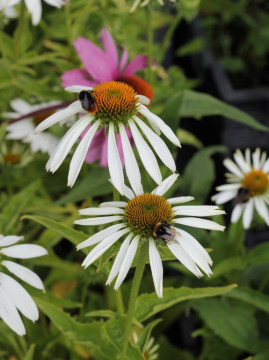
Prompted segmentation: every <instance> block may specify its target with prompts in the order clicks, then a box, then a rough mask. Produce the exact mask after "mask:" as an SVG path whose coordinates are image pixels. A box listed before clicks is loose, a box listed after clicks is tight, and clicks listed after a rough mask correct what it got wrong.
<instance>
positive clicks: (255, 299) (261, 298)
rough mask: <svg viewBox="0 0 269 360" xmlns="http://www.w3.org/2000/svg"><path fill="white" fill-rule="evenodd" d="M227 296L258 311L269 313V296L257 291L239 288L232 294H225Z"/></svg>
mask: <svg viewBox="0 0 269 360" xmlns="http://www.w3.org/2000/svg"><path fill="white" fill-rule="evenodd" d="M225 296H226V297H230V298H233V299H238V300H241V301H244V302H246V303H247V304H250V305H253V306H255V307H256V308H257V309H260V310H263V311H265V312H267V313H269V296H267V295H264V294H262V293H261V292H259V291H257V290H252V289H249V288H246V287H241V286H239V287H238V288H236V289H234V290H232V291H231V292H230V293H228V294H225Z"/></svg>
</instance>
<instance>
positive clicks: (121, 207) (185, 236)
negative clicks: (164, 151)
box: [75, 174, 224, 297]
mask: <svg viewBox="0 0 269 360" xmlns="http://www.w3.org/2000/svg"><path fill="white" fill-rule="evenodd" d="M177 176H178V175H176V174H173V175H171V176H169V177H168V178H166V179H165V180H164V181H163V182H162V183H161V185H159V186H158V187H157V188H156V189H155V190H153V191H152V193H150V194H148V193H145V194H141V195H137V196H136V195H135V194H134V193H133V191H132V190H131V189H130V188H128V187H127V186H125V188H124V196H126V197H127V199H128V201H127V202H124V201H119V202H117V201H111V202H107V203H102V204H100V206H99V207H97V208H87V209H82V210H80V214H81V215H90V216H93V217H92V218H88V219H83V220H77V221H75V224H78V225H100V224H109V223H113V222H115V221H117V222H118V223H117V224H115V225H112V226H109V227H108V228H106V229H104V230H102V231H100V232H98V233H97V234H95V235H93V236H91V237H90V238H89V239H87V240H85V241H83V242H82V243H81V244H79V245H78V247H77V248H78V249H82V248H85V247H87V246H92V245H95V244H98V245H97V246H96V247H95V248H94V249H93V250H92V251H91V252H90V253H89V254H88V255H87V257H86V258H85V260H84V261H83V264H82V265H83V266H84V267H85V268H86V267H88V266H89V265H91V264H92V263H93V262H94V261H95V260H96V259H97V258H99V257H100V256H101V255H102V254H103V253H104V252H105V251H106V250H107V249H108V248H110V247H111V246H112V245H113V244H114V243H115V242H116V241H118V240H119V239H120V238H122V237H125V239H124V241H123V243H122V245H121V247H120V250H119V252H118V254H117V256H116V259H115V262H114V264H113V266H112V269H111V272H110V275H109V277H108V280H107V284H111V282H112V281H113V279H114V278H115V277H116V276H117V280H116V283H115V286H114V289H116V290H117V289H118V288H119V286H120V285H121V283H122V282H123V280H124V279H125V277H126V275H127V273H128V271H129V269H130V267H131V264H132V261H133V259H134V256H135V253H136V250H137V247H138V245H139V242H140V241H148V244H149V262H150V267H151V272H152V276H153V282H154V286H155V289H156V292H157V295H158V296H159V297H162V292H163V267H162V262H161V257H160V255H159V252H158V250H157V247H156V245H157V241H156V240H157V239H158V238H160V239H163V240H164V241H165V243H166V245H167V246H168V247H169V249H170V250H171V252H172V253H173V254H174V255H175V257H176V258H177V259H178V260H179V261H180V262H181V263H182V264H183V265H184V266H185V267H186V268H188V269H189V270H190V271H191V272H192V273H193V274H195V275H196V276H198V277H200V276H202V275H203V274H202V272H201V270H202V271H204V272H205V273H206V274H207V275H210V274H211V273H212V271H211V268H210V265H212V260H211V258H210V256H209V255H208V253H207V252H206V250H205V249H204V248H203V247H202V246H201V245H200V244H199V242H198V241H197V240H196V239H195V238H194V237H193V236H192V235H190V234H189V233H188V232H186V231H185V230H182V229H181V228H178V227H177V226H178V225H187V226H192V227H196V228H202V229H211V230H223V229H224V227H223V226H221V225H219V224H217V223H216V222H213V221H210V220H207V219H201V218H200V216H214V215H218V214H223V213H224V212H223V211H221V210H219V209H218V206H197V205H193V206H191V205H190V206H183V205H178V204H182V203H184V202H187V201H191V200H193V197H191V196H184V197H177V198H171V199H168V200H167V199H165V198H164V197H163V195H164V193H165V192H166V191H167V190H168V189H169V188H170V187H171V186H172V185H173V183H174V182H175V180H176V179H177ZM99 215H100V216H99ZM94 216H98V217H94ZM164 241H163V242H162V243H164Z"/></svg>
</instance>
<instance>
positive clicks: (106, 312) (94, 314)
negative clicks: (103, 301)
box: [86, 310, 115, 318]
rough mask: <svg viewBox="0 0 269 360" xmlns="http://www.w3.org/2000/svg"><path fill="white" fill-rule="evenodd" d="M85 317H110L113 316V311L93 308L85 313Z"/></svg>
mask: <svg viewBox="0 0 269 360" xmlns="http://www.w3.org/2000/svg"><path fill="white" fill-rule="evenodd" d="M86 316H87V317H105V318H110V317H113V316H115V312H114V311H112V310H95V311H91V312H88V313H87V314H86Z"/></svg>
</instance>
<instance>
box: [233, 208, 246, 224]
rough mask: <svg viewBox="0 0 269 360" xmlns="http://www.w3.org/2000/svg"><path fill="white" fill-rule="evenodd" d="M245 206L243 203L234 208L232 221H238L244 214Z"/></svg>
mask: <svg viewBox="0 0 269 360" xmlns="http://www.w3.org/2000/svg"><path fill="white" fill-rule="evenodd" d="M243 208H244V205H243V204H236V205H235V207H234V209H233V212H232V215H231V222H232V223H236V222H237V221H238V220H239V218H240V216H241V215H242V211H243Z"/></svg>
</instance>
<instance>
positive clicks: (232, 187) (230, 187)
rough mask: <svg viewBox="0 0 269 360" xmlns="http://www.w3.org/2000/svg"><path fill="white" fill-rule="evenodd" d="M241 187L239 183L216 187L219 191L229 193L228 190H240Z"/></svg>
mask: <svg viewBox="0 0 269 360" xmlns="http://www.w3.org/2000/svg"><path fill="white" fill-rule="evenodd" d="M240 187H241V184H239V183H232V184H224V185H220V186H217V187H216V190H218V191H227V190H238V189H239V188H240Z"/></svg>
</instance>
